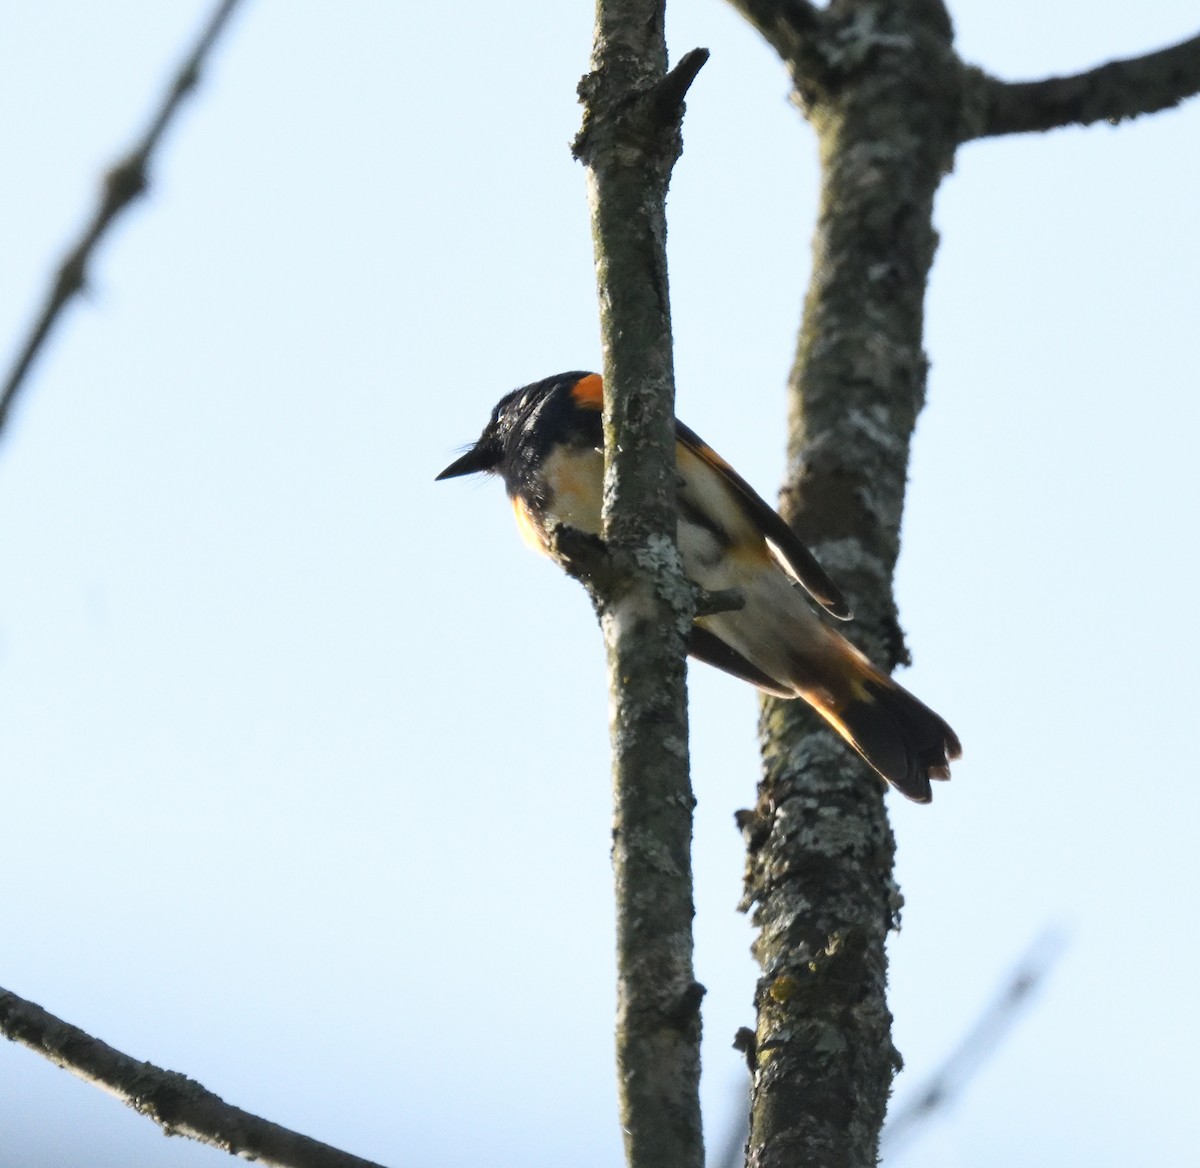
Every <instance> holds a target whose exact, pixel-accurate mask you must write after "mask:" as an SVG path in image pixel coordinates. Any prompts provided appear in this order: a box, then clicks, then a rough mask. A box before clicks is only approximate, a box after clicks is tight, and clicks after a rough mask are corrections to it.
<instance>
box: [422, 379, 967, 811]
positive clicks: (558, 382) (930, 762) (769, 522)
mask: <svg viewBox="0 0 1200 1168" xmlns="http://www.w3.org/2000/svg"><path fill="white" fill-rule="evenodd" d="M603 404H604V384H603V381H602V379H601V377H600V375H599V374H597V373H589V372H586V371H583V370H574V371H571V372H568V373H559V374H557V375H555V376H553V377H547V378H544V379H543V380H541V381H536V382H533V383H532V384H530V385H525V386H522V387H521V388H519V389H515V390H513V391H512V392H511V393H508V394H506V395H505V396H504V397H502V398H501V399H500V401H499V402H498V403H497V404H496V406H495V408H494V409H493V410H492V413H491V417H490V418H489V419H488V422H487V425H486V426H484V428H483V432H482V433H481V434H480V436H479V438H478V440H477V441H476V442H474V443H473V444H472V445H471V446H470V447H469V448H468V449H467V450H466V452H465V453H464V454H463V455H462V456H461V457H459V458H457V459H455V461H454V462H452V463H451V464H450V465H449V466H447V467H446V468H445V470H443V471H442V472H441V473H440V474H438V475H437V481H439V482H440V481H442V480H444V479H451V478H458V477H460V476H462V475H469V474H476V473H485V474H493V475H499V476H500V477H501V478H502V479H503V480H504V486H505V490H506V491H507V493H508V496H509V499H510V500H511V502H512V506H513V510H514V512H515V514H516V519H517V526H518V528H519V530H520V532H521V535H522V536H523V537H524V539H525V540H526V542H527V543H529V544H530V545H531V546H532V547H533V548H534V550H535V551H538V552H541V553H542V554H544V555H551V556H552V552H551V543H552V533H553V532H554V529H555V528H556V527H557V526H558V525H560V524H561V525H564V526H567V527H572V528H575V529H577V530H579V531H581V532H585V533H587V534H589V535H593V536H599V535H600V533H601V506H602V498H603V479H604V437H603V430H602V416H601V415H602V410H603ZM675 466H676V473H677V475H678V491H677V504H678V528H677V544H678V547H679V554H680V558H681V560H682V564H683V571H684V574H685V576H686V577H687V578H688V579H689V580H690V581H691V582H692V583H693V584H695V585H697V586H698V587H700V588H703V589H705V590H707V591H708V592H724V591H727V590H736V591H737V592H738V593H739V594H740V595H741V597H742V599H743V601H744V603H743V606H742V607H741V608H740V609H736V610H731V611H724V612H716V613H712V614H708V615H704V616H699V617H697V618H696V620H695V623H694V624H693V626H692V629H691V634H690V637H689V641H688V652H689V654H690V655H691V656H693V657H695V658H697V659H698V660H700V661H704V662H707V663H708V664H709V665H713V666H716V667H717V668H718V669H722V670H724V671H725V672H726V673H730V674H732V675H733V676H735V677H738V678H741V679H742V680H743V681H747V682H749V683H750V684H751V685H754V686H756V687H757V688H758V689H760V690H762V691H764V692H765V693H768V694H773V695H774V696H775V697H779V698H785V699H797V698H798V699H801V700H803V701H805V702H807V703H808V704H809V705H810V706H812V708H813V709H814V710H816V711H817V713H818V714H820V715H821V717H823V718H824V719H825V721H826V722H827V723H828V724H829V725H830V726H831V727H832V728H833V729H834V731H836V732H837V734H839V735H840V736H841V737H842V738H843V739H844V740H845V741H846V742H847V743H848V744H849V745H850V746H851V747H853V748H854V750H856V751H857V752H858V754H859V755H861V756H862V758H863V759H864V760H865V761H866V762H867V763H868V764H869V765H870V766H871V767H873V768H874V770H875V771H876V772H877V773H878V774H879V775H880V776H882V777H883V778H884V779H885V780H886V781H887V782H889V783H890V784H892V786H894V787H895V788H896V789H897V790H898V791H900V792H901V793H902V794H903V795H906V796H907V797H908V798H909V799H912V800H913V801H914V802H917V803H928V802H929V801H930V798H931V789H930V780H931V779H948V778H949V777H950V761H951V760H952V759H956V758H958V757H960V755H961V753H962V747H961V745H960V743H959V740H958V736H957V735H956V734H955V733H954V731H953V730H952V729H951V728H950V726H949V725H948V724H947V722H946V721H945V720H944V719H943V718H942V717H941V716H940V715H938V714H936V713H934V712H933V710H931V709H930V708H929V707H928V706H926V705H925V704H924V703H923V702H921V701H919V700H918V699H917V698H915V697H914V696H913V695H912V694H911V693H909V692H908V690H906V689H904V687H903V686H901V685H900V684H899V683H898V682H896V681H894V680H893V679H892V678H891V677H889V676H888V675H887V674H886V673H884V672H882V671H881V670H879V669H877V668H876V667H875V666H874V665H873V664H872V663H871V662H870V661H869V660H868V658H867V657H866V655H865V654H864V653H862V652H861V651H860V650H859V649H857V648H856V647H855V646H854V645H852V644H851V643H850V642H849V641H848V640H847V639H846V638H845V637H844V636H842V635H841V633H839V632H838V631H837V630H836V629H835V628H833V627H831V625H830V624H828V623H827V622H826V621H825V620H824V619H823V618H822V617H821V616H819V615H818V612H817V610H816V609H815V608H814V607H813V605H812V604H810V603H809V601H808V600H807V599H806V598H805V595H804V594H805V593H807V594H808V596H809V597H811V598H812V601H814V602H815V604H816V606H818V607H819V608H820V609H822V610H824V611H825V612H826V613H828V614H829V615H830V616H832V617H834V618H837V619H838V620H848V619H849V618H850V616H851V612H850V606H849V605H848V604H847V602H846V599H845V597H844V596H843V595H842V593H841V591H840V590H839V589H838V587H837V585H836V584H834V582H833V581H832V580H831V579H830V578H829V576H828V575H827V574H826V573H825V570H824V569H823V568H822V567H821V565H820V564H819V563H818V561H817V559H816V557H815V556H814V555H813V554H812V552H811V551H809V549H808V548H807V547H805V545H804V544H803V543H802V542H801V540H800V538H799V537H798V536H797V535H796V533H795V532H794V531H792V529H791V527H789V526H788V524H787V523H786V522H785V520H784V519H783V518H782V516H780V515H779V514H778V512H776V511H775V510H774V508H772V507H771V506H770V505H769V504H767V503H766V502H765V501H764V500H763V499H762V498H761V496H759V495H758V494H757V492H755V490H754V488H753V487H751V486H750V484H749V483H748V482H747V481H746V480H745V479H744V478H742V476H741V475H740V474H738V473H737V471H735V470H734V469H733V467H731V466H730V465H729V463H727V462H726V461H725V460H724V459H723V458H722V457H721V456H720V455H719V454H717V453H716V452H715V451H714V450H713V449H712V447H710V446H708V445H707V444H706V443H705V442H703V441H702V440H701V439H700V438H699V436H698V435H697V434H696V433H695V432H694V431H693V430H691V429H689V428H688V427H687V426H685V425H684V424H683V423H682V422H680V421H678V420H676V422H675Z"/></svg>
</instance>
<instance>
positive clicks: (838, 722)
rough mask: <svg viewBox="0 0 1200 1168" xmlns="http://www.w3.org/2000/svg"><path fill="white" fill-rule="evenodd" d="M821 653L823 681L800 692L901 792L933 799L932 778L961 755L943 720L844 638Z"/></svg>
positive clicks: (946, 772) (942, 773)
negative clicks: (824, 670)
mask: <svg viewBox="0 0 1200 1168" xmlns="http://www.w3.org/2000/svg"><path fill="white" fill-rule="evenodd" d="M830 636H831V638H833V639H835V640H836V642H837V644H836V645H835V644H833V643H832V642H830V643H827V649H832V650H833V651H832V652H828V651H827V652H826V653H824V654H822V657H823V658H824V660H825V662H826V663H827V664H828V665H829V666H830V667H831V668H830V670H829V675H828V681H827V683H826V684H818V685H817V686H816V687H814V686H813V685H812V683H811V681H807V683H806V684H804V685H802V686H798V687H797V689H798V690H799V696H801V697H803V698H804V699H805V700H807V701H808V702H809V704H810V705H812V707H813V708H814V709H815V710H816V711H817V712H818V713H819V714H821V716H822V717H824V718H825V719H826V721H828V722H829V724H830V725H831V726H832V727H833V728H834V729H835V730H836V731H837V732H838V733H839V734H840V735H841V736H842V737H843V738H844V739H846V741H847V742H849V743H850V745H851V746H853V747H854V749H855V750H857V751H858V753H859V754H861V755H862V756H863V758H864V759H866V761H867V762H868V763H870V764H871V766H873V767H874V768H875V770H877V771H878V772H879V773H880V774H881V775H882V776H883V777H884V778H885V779H887V781H888V782H889V783H891V784H892V786H894V787H895V788H896V789H897V790H898V791H899V792H900V793H901V794H902V795H907V796H908V798H910V799H912V800H914V801H915V802H917V803H928V802H929V800H930V798H931V791H930V788H929V780H930V779H948V778H949V777H950V760H951V759H955V758H958V757H959V756H960V755H961V754H962V746H961V745H960V744H959V741H958V735H956V734H955V733H954V731H953V730H951V729H950V727H949V725H948V724H947V723H946V721H945V719H944V718H942V717H940V716H939V715H938V714H935V713H934V712H933V711H932V710H931V709H930V708H929V707H928V706H927V705H925V703H924V702H921V701H918V700H917V699H916V698H915V697H913V695H912V694H910V693H909V692H908V690H906V689H905V688H904V687H903V686H901V685H898V684H897V683H896V682H895V681H893V680H892V679H891V678H890V677H888V676H887V674H886V673H882V672H880V671H879V670H878V669H876V668H875V666H874V665H872V664H871V663H870V661H868V660H867V658H866V657H865V656H863V654H861V653H860V652H859V651H858V650H857V649H855V648H854V646H853V645H851V644H850V643H849V642H848V641H846V640H845V639H844V638H842V637H840V636H838V635H837V634H836V633H833V632H830Z"/></svg>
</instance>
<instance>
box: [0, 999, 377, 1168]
mask: <svg viewBox="0 0 1200 1168" xmlns="http://www.w3.org/2000/svg"><path fill="white" fill-rule="evenodd" d="M0 1034H3V1035H4V1037H5V1038H8V1039H10V1040H11V1041H13V1042H16V1043H19V1044H20V1045H21V1046H25V1047H28V1048H29V1049H30V1050H32V1051H34V1052H35V1053H37V1054H40V1055H41V1056H42V1057H43V1058H46V1059H49V1060H50V1062H52V1063H54V1064H55V1065H56V1066H59V1067H62V1068H63V1069H64V1070H68V1071H70V1072H71V1073H72V1074H73V1075H77V1076H78V1077H79V1078H81V1079H83V1080H84V1082H87V1083H92V1084H94V1085H95V1086H97V1087H101V1088H103V1089H104V1090H105V1091H107V1092H108V1093H109V1094H110V1095H115V1096H116V1097H117V1098H118V1099H120V1100H121V1101H122V1102H124V1103H127V1104H128V1105H129V1106H130V1107H132V1108H133V1109H134V1111H136V1112H138V1113H139V1114H140V1115H145V1116H147V1117H148V1118H149V1119H152V1120H154V1122H155V1123H157V1124H158V1126H159V1127H161V1128H162V1129H163V1131H164V1132H166V1134H167V1135H169V1136H188V1137H190V1138H191V1139H193V1140H198V1141H199V1142H200V1143H202V1144H208V1145H209V1146H210V1147H214V1148H220V1149H221V1151H223V1152H228V1153H229V1154H230V1155H232V1156H241V1157H243V1158H244V1159H247V1160H257V1161H258V1162H259V1163H262V1164H267V1165H272V1166H277V1168H380V1166H379V1165H378V1164H375V1163H374V1162H372V1161H370V1160H363V1159H360V1158H359V1157H358V1156H352V1155H350V1153H349V1152H342V1151H340V1150H339V1149H337V1148H333V1147H330V1146H329V1145H328V1144H323V1143H321V1142H320V1141H319V1140H313V1139H310V1138H309V1137H308V1136H302V1135H300V1134H299V1133H297V1132H294V1131H289V1130H288V1129H287V1128H285V1127H280V1126H279V1125H278V1124H275V1123H271V1122H270V1121H269V1120H265V1119H261V1118H260V1117H259V1116H257V1115H251V1114H250V1112H248V1111H242V1110H241V1108H239V1107H234V1106H232V1105H231V1104H229V1103H226V1102H225V1101H224V1100H223V1099H221V1098H220V1097H219V1096H217V1095H214V1094H213V1093H212V1092H211V1091H206V1090H205V1089H204V1088H203V1087H202V1086H200V1084H199V1083H197V1082H194V1081H193V1080H192V1079H189V1078H187V1077H186V1076H184V1075H181V1074H179V1073H178V1072H177V1071H165V1070H163V1069H162V1068H161V1067H156V1066H153V1065H152V1064H150V1063H144V1062H139V1061H138V1060H137V1059H134V1058H130V1056H129V1055H127V1054H123V1053H122V1052H121V1051H119V1050H114V1049H113V1047H111V1046H109V1045H107V1044H106V1043H104V1042H101V1041H100V1040H99V1039H98V1038H93V1037H92V1035H90V1034H88V1033H86V1032H85V1031H83V1030H80V1029H79V1028H78V1027H76V1026H72V1025H71V1024H70V1023H68V1022H64V1021H62V1019H61V1018H56V1017H55V1016H54V1015H53V1014H50V1013H48V1012H47V1011H45V1010H43V1009H42V1008H41V1006H37V1005H34V1003H33V1002H27V1001H26V1000H25V999H24V998H20V997H18V996H17V995H16V994H14V993H10V992H9V991H8V990H5V989H0Z"/></svg>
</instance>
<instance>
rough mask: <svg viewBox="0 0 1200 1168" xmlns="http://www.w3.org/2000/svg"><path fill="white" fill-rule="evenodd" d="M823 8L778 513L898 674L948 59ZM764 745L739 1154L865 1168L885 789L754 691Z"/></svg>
mask: <svg viewBox="0 0 1200 1168" xmlns="http://www.w3.org/2000/svg"><path fill="white" fill-rule="evenodd" d="M735 3H737V4H738V5H739V7H742V8H743V9H744V8H745V4H744V2H743V0H735ZM756 7H763V8H764V9H769V8H770V6H769V5H766V4H765V3H762V4H756ZM820 17H821V19H820V21H819V27H818V28H817V30H816V31H815V32H814V33H812V34H811V35H809V36H808V37H807V38H803V39H801V38H796V39H795V43H796V44H799V45H801V47H802V51H803V56H800V55H793V56H789V57H786V58H785V64H786V65H787V68H788V71H789V73H790V74H791V77H792V79H793V82H794V83H795V85H796V94H797V97H798V98H799V101H798V104H799V106H800V108H801V109H802V110H803V112H804V113H805V114H806V116H807V117H808V118H809V121H810V123H811V124H812V126H813V128H814V130H815V131H816V133H817V134H818V136H819V139H820V149H819V155H820V159H821V168H822V173H821V205H820V211H819V217H818V222H817V227H816V233H815V236H814V239H813V255H814V262H813V264H812V267H811V272H810V283H809V289H808V295H807V298H806V301H805V306H804V318H803V321H802V323H801V328H800V334H799V338H798V342H797V349H796V357H795V363H794V365H793V367H792V371H791V377H790V379H789V391H790V392H789V433H788V472H787V479H786V482H785V485H784V489H783V513H784V515H785V517H786V518H787V519H788V520H789V521H790V522H791V523H793V524H794V525H795V526H796V528H797V530H798V531H799V533H800V534H801V536H802V537H803V538H804V539H805V541H806V542H807V543H809V545H810V546H812V547H813V549H814V551H816V552H817V554H818V556H822V557H823V558H825V560H826V562H827V563H828V564H829V565H830V567H831V568H832V569H833V570H834V571H835V574H836V577H837V580H838V584H839V586H840V587H841V588H842V589H843V590H844V591H845V593H846V596H847V599H848V600H849V602H850V604H851V606H852V608H853V609H854V612H855V615H856V618H857V619H856V620H855V622H854V623H853V625H851V626H848V627H847V628H846V630H845V631H846V632H847V634H848V635H849V636H851V637H852V638H853V639H854V640H855V641H857V643H858V644H859V647H860V648H862V649H863V650H864V651H865V652H866V653H867V654H868V655H869V656H870V657H871V658H872V659H873V660H874V662H875V663H876V664H877V665H880V666H882V667H883V668H886V669H891V668H893V667H894V666H895V665H896V664H897V663H898V662H899V661H900V660H903V659H904V657H905V649H904V641H903V634H902V632H901V629H900V626H899V622H898V620H897V614H896V607H895V601H894V599H893V596H892V573H893V570H894V568H895V564H896V559H897V556H898V554H899V548H900V542H899V528H900V520H901V515H902V512H903V504H904V490H905V482H906V477H907V468H908V458H909V448H910V443H911V438H912V433H913V429H914V426H915V423H916V418H917V414H918V412H919V411H920V408H921V405H922V403H923V400H924V392H925V374H926V368H927V362H926V359H925V355H924V352H923V350H922V330H923V311H924V293H925V286H926V281H927V278H928V274H929V269H930V265H931V263H932V260H933V254H934V246H935V243H934V233H933V228H932V222H931V220H932V209H933V198H934V193H935V191H936V189H937V186H938V183H939V181H940V179H941V176H942V175H943V174H944V173H946V171H947V170H948V169H949V166H950V163H951V161H952V160H953V151H954V148H955V146H956V144H957V134H958V119H959V116H960V114H959V110H960V108H961V84H962V83H961V77H962V69H961V65H960V64H959V62H958V59H957V57H955V55H954V52H953V48H952V45H951V29H950V22H949V19H948V17H947V14H946V10H945V6H944V5H943V4H942V3H941V2H940V0H854V2H853V3H849V2H842V3H838V4H833V5H831V6H830V7H828V8H826V9H823V10H822V11H821V13H820ZM760 737H761V740H762V752H763V771H764V775H763V781H762V784H761V786H760V788H759V798H758V803H757V806H756V807H755V809H754V810H753V811H747V812H743V813H741V814H740V815H739V816H738V824H739V827H740V828H741V829H742V832H743V835H744V837H745V839H746V842H747V863H746V887H745V896H744V899H743V907H745V908H748V909H749V908H753V911H754V924H755V925H756V926H757V928H758V935H757V937H756V939H755V942H754V954H755V957H756V958H757V960H758V962H759V964H760V966H761V976H760V978H759V982H758V987H757V993H756V1000H755V1005H756V1007H757V1026H756V1031H755V1034H754V1035H753V1040H752V1041H751V1040H750V1036H748V1035H743V1036H742V1040H741V1046H742V1048H743V1049H745V1050H746V1053H747V1058H748V1060H749V1061H750V1066H751V1109H750V1110H751V1117H750V1136H749V1141H748V1157H747V1163H749V1164H752V1165H754V1166H755V1168H776V1166H779V1168H783V1166H788V1168H792V1166H795V1165H813V1166H816V1165H820V1166H821V1168H834V1166H836V1168H873V1166H874V1165H875V1163H876V1160H877V1149H878V1138H879V1130H880V1127H881V1126H882V1123H883V1118H884V1113H885V1110H886V1104H887V1098H888V1094H889V1090H890V1086H891V1081H892V1077H893V1074H894V1071H895V1067H896V1066H897V1065H898V1062H899V1057H898V1054H897V1052H896V1050H895V1048H894V1046H893V1044H892V1037H891V1015H890V1013H889V1011H888V1006H887V999H886V979H887V954H886V940H887V934H888V932H889V929H890V928H891V927H892V926H893V925H894V924H895V922H896V921H897V919H898V914H899V909H900V905H901V903H902V901H901V897H900V892H899V889H898V888H897V886H896V884H895V881H894V878H893V874H892V866H893V856H894V849H895V843H894V839H893V836H892V831H891V827H890V824H889V822H888V817H887V812H886V807H885V804H884V797H883V796H884V792H883V789H882V787H881V785H880V783H879V781H878V779H877V778H876V777H875V776H874V775H872V774H870V773H868V771H867V770H866V768H865V767H863V766H862V765H861V763H860V762H858V760H856V759H855V758H853V757H852V756H851V755H850V753H849V752H848V751H847V750H846V749H845V747H844V746H842V745H841V744H840V743H839V742H838V741H837V740H836V738H835V736H834V735H833V734H832V733H831V732H830V731H829V730H828V729H826V728H825V727H824V726H823V725H822V724H821V722H820V719H819V718H818V717H817V716H816V715H815V714H813V712H812V711H811V710H810V709H809V708H808V707H807V706H806V705H805V704H804V703H802V702H789V701H779V700H773V699H769V700H767V701H766V702H765V704H764V706H763V714H762V719H761V723H760Z"/></svg>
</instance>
